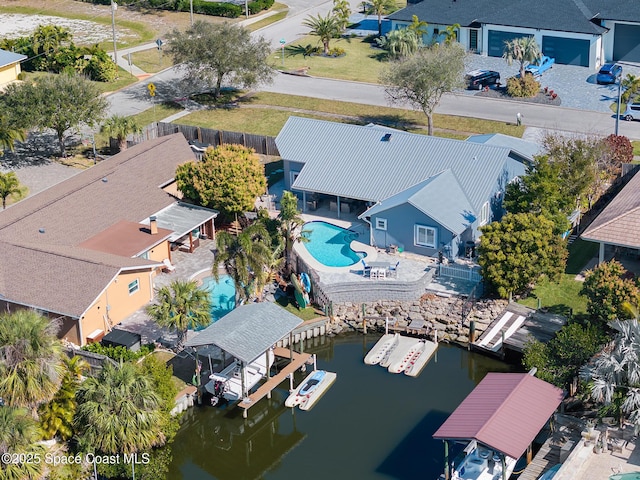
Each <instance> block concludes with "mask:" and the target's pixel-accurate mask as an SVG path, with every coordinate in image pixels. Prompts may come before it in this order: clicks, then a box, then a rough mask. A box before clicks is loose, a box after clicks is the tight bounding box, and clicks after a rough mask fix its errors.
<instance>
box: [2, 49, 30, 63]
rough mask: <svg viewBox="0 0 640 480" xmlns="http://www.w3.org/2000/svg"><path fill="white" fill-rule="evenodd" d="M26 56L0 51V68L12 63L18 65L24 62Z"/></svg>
mask: <svg viewBox="0 0 640 480" xmlns="http://www.w3.org/2000/svg"><path fill="white" fill-rule="evenodd" d="M26 58H27V56H26V55H22V54H20V53H13V52H9V51H8V50H0V67H6V66H7V65H11V64H12V63H18V62H21V61H22V60H26Z"/></svg>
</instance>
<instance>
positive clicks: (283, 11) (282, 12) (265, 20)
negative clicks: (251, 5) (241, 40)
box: [247, 3, 289, 32]
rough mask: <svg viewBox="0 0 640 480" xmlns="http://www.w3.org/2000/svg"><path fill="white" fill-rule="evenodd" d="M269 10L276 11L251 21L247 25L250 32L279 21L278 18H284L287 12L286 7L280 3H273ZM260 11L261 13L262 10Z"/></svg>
mask: <svg viewBox="0 0 640 480" xmlns="http://www.w3.org/2000/svg"><path fill="white" fill-rule="evenodd" d="M270 10H271V11H278V13H276V14H275V15H271V16H269V17H267V18H263V19H262V20H258V21H257V22H254V23H251V24H249V25H247V28H248V29H249V30H251V31H252V32H255V31H256V30H260V29H261V28H263V27H266V26H268V25H271V24H272V23H276V22H279V21H280V20H282V19H284V18H286V17H287V14H288V13H289V9H288V7H287V6H286V5H284V4H282V3H274V4H273V7H271V9H270ZM260 13H261V14H262V13H263V12H260Z"/></svg>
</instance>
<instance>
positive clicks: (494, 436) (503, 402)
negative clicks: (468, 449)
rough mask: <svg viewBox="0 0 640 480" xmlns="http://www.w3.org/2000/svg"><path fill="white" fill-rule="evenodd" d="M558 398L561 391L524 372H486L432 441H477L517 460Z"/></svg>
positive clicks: (543, 422)
mask: <svg viewBox="0 0 640 480" xmlns="http://www.w3.org/2000/svg"><path fill="white" fill-rule="evenodd" d="M562 397H563V393H562V390H560V389H559V388H557V387H554V386H553V385H551V384H549V383H547V382H545V381H542V380H540V379H538V378H536V377H533V376H531V375H529V374H526V373H488V374H487V375H486V376H485V377H484V379H482V381H481V382H480V383H479V384H478V386H477V387H476V388H475V389H474V390H473V391H472V392H471V393H470V394H469V395H468V396H467V398H465V399H464V401H463V402H462V403H461V404H460V405H459V406H458V408H456V409H455V411H454V412H453V413H452V414H451V415H450V416H449V418H448V419H447V420H446V421H445V422H444V423H443V424H442V426H441V427H440V428H439V429H438V430H437V431H436V433H434V434H433V438H440V439H451V440H469V441H471V440H477V441H478V442H480V443H483V444H485V445H487V446H488V447H490V448H493V449H494V450H498V451H500V452H502V453H504V454H505V455H508V456H509V457H512V458H519V457H520V456H521V455H522V454H523V453H524V452H525V450H526V449H527V447H528V446H529V444H531V442H532V441H533V439H534V438H535V437H536V435H537V434H538V432H539V431H540V430H541V429H542V427H543V426H544V424H545V423H546V422H547V420H549V418H550V417H551V415H552V414H553V412H554V411H555V410H556V408H558V405H559V404H560V402H561V401H562Z"/></svg>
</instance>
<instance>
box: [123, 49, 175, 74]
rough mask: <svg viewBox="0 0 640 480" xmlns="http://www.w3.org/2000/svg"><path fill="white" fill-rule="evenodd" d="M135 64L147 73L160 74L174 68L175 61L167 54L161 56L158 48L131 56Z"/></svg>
mask: <svg viewBox="0 0 640 480" xmlns="http://www.w3.org/2000/svg"><path fill="white" fill-rule="evenodd" d="M131 61H132V62H133V64H134V65H135V66H136V67H138V68H139V69H141V70H142V71H143V72H146V73H158V72H160V71H161V70H164V69H166V68H169V67H172V66H173V59H172V58H171V56H170V55H167V54H166V53H164V52H163V53H162V54H160V53H159V51H158V49H157V48H150V49H149V50H142V51H141V52H135V53H132V54H131Z"/></svg>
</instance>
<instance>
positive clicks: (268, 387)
mask: <svg viewBox="0 0 640 480" xmlns="http://www.w3.org/2000/svg"><path fill="white" fill-rule="evenodd" d="M273 353H274V354H275V356H276V357H281V358H291V355H292V354H293V358H291V361H290V362H289V363H288V364H287V365H286V366H285V367H284V368H283V369H282V370H280V371H279V372H278V373H277V374H276V375H274V376H273V377H271V378H269V379H268V380H267V381H266V382H265V383H263V384H262V385H260V387H259V388H258V389H257V390H256V391H255V392H253V393H252V394H251V395H249V397H248V399H247V400H248V401H245V400H241V401H240V403H238V407H240V408H242V409H243V410H244V412H242V416H243V417H245V418H246V417H247V412H248V411H249V409H250V408H251V407H252V406H253V405H255V404H256V403H257V402H258V401H259V400H262V399H263V398H264V397H266V396H268V395H269V394H270V393H271V391H272V390H273V389H274V388H276V387H277V386H278V385H280V384H281V383H282V382H283V381H284V380H285V379H286V378H287V377H288V376H289V375H290V374H292V373H293V372H295V371H296V370H297V369H299V368H300V367H302V365H304V364H305V363H307V362H308V361H309V359H310V358H311V354H309V353H298V352H293V351H291V350H289V349H287V348H282V347H277V348H275V349H274V351H273Z"/></svg>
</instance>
